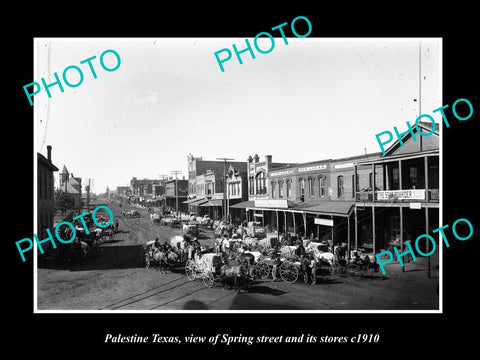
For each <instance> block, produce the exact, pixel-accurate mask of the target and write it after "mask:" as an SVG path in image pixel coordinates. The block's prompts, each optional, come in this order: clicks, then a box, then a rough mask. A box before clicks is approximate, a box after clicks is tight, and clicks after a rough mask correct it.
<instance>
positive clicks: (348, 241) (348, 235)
mask: <svg viewBox="0 0 480 360" xmlns="http://www.w3.org/2000/svg"><path fill="white" fill-rule="evenodd" d="M347 228H348V233H347V259H348V260H350V215H348V216H347Z"/></svg>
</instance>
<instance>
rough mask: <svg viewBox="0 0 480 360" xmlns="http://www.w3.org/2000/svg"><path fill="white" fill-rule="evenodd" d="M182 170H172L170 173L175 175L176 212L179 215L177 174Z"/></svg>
mask: <svg viewBox="0 0 480 360" xmlns="http://www.w3.org/2000/svg"><path fill="white" fill-rule="evenodd" d="M181 173H182V172H181V171H180V170H173V171H170V174H172V175H175V212H176V214H177V217H178V178H177V175H179V174H181Z"/></svg>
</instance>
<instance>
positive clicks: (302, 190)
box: [299, 179, 305, 201]
mask: <svg viewBox="0 0 480 360" xmlns="http://www.w3.org/2000/svg"><path fill="white" fill-rule="evenodd" d="M299 183H300V200H302V201H303V200H304V199H305V179H300V182H299Z"/></svg>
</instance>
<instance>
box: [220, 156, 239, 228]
mask: <svg viewBox="0 0 480 360" xmlns="http://www.w3.org/2000/svg"><path fill="white" fill-rule="evenodd" d="M217 160H223V203H222V204H223V216H224V218H225V221H226V220H227V216H228V208H227V160H229V161H231V160H235V159H230V158H227V157H224V158H217Z"/></svg>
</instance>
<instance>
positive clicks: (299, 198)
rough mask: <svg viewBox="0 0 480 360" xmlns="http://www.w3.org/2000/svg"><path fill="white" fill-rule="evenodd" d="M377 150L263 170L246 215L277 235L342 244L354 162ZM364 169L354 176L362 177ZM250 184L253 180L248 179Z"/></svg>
mask: <svg viewBox="0 0 480 360" xmlns="http://www.w3.org/2000/svg"><path fill="white" fill-rule="evenodd" d="M379 154H380V153H373V154H365V155H359V156H352V157H345V158H340V159H324V160H318V161H313V162H308V163H300V164H294V165H286V166H285V165H284V166H280V167H276V168H275V169H272V170H270V171H269V172H268V173H267V181H266V182H267V184H268V185H269V186H268V188H267V191H266V194H261V196H260V197H259V196H255V197H254V198H253V201H249V202H248V203H247V204H246V206H247V205H248V206H249V208H248V209H249V214H250V216H249V218H250V219H255V220H256V221H260V222H263V224H265V225H267V226H270V227H271V229H272V230H273V231H278V232H279V233H280V234H289V235H308V236H313V237H315V238H317V239H319V240H324V241H330V242H331V243H332V244H333V245H338V244H342V243H343V244H345V245H347V246H348V244H350V240H351V239H352V238H353V235H354V234H353V229H354V226H353V225H354V215H353V214H354V207H355V194H356V188H355V186H354V184H356V181H357V180H355V166H354V164H355V162H356V161H358V160H368V159H376V158H377V157H378V155H379ZM368 172H369V169H367V170H360V171H359V173H358V174H357V179H358V181H359V179H362V181H365V179H367V178H368V177H369V173H368ZM251 183H253V184H255V181H253V182H251Z"/></svg>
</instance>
